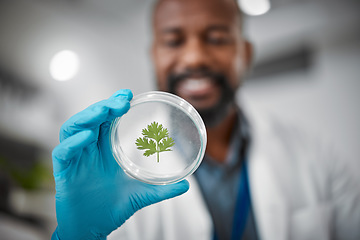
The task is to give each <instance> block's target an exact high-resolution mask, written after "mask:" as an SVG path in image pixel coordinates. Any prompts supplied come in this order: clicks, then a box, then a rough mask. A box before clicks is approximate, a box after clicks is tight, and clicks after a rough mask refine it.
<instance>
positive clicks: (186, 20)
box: [154, 0, 238, 30]
mask: <svg viewBox="0 0 360 240" xmlns="http://www.w3.org/2000/svg"><path fill="white" fill-rule="evenodd" d="M237 17H238V16H237V5H236V3H235V1H234V0H160V1H159V3H158V5H157V6H156V8H155V12H154V27H155V29H158V30H159V29H162V28H167V27H187V26H204V27H206V26H208V25H212V24H225V25H236V20H237Z"/></svg>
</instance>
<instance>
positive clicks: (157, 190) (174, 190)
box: [145, 180, 189, 205]
mask: <svg viewBox="0 0 360 240" xmlns="http://www.w3.org/2000/svg"><path fill="white" fill-rule="evenodd" d="M152 190H153V191H151V192H150V193H148V194H146V195H145V196H146V198H147V199H146V200H147V201H148V205H150V204H153V203H158V202H160V201H163V200H165V199H169V198H173V197H176V196H179V195H181V194H183V193H185V192H187V191H188V190H189V182H188V181H187V180H183V181H181V182H178V183H174V184H170V185H161V186H154V185H152Z"/></svg>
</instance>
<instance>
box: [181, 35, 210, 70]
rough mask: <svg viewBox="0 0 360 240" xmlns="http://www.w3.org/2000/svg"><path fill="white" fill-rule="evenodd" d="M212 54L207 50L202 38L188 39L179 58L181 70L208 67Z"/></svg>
mask: <svg viewBox="0 0 360 240" xmlns="http://www.w3.org/2000/svg"><path fill="white" fill-rule="evenodd" d="M209 62H210V56H209V54H208V52H207V50H206V46H205V45H204V43H202V42H201V40H200V39H197V38H193V39H188V41H187V42H186V44H185V46H184V47H183V49H182V53H181V57H180V59H179V68H181V69H180V70H197V69H202V68H208V67H209V66H208V65H209Z"/></svg>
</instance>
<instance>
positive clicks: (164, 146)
mask: <svg viewBox="0 0 360 240" xmlns="http://www.w3.org/2000/svg"><path fill="white" fill-rule="evenodd" d="M174 145H175V142H174V140H173V139H172V138H171V137H168V138H166V139H164V140H163V141H162V142H161V143H159V150H160V152H165V151H171V149H170V147H172V146H174Z"/></svg>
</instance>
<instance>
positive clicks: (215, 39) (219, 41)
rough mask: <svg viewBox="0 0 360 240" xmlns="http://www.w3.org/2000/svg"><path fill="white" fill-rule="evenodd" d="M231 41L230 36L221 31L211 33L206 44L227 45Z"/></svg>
mask: <svg viewBox="0 0 360 240" xmlns="http://www.w3.org/2000/svg"><path fill="white" fill-rule="evenodd" d="M231 41H232V39H231V37H230V36H229V34H227V33H224V32H220V31H214V32H211V33H209V34H208V35H207V37H206V42H207V43H209V44H212V45H226V44H229V43H231Z"/></svg>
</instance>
